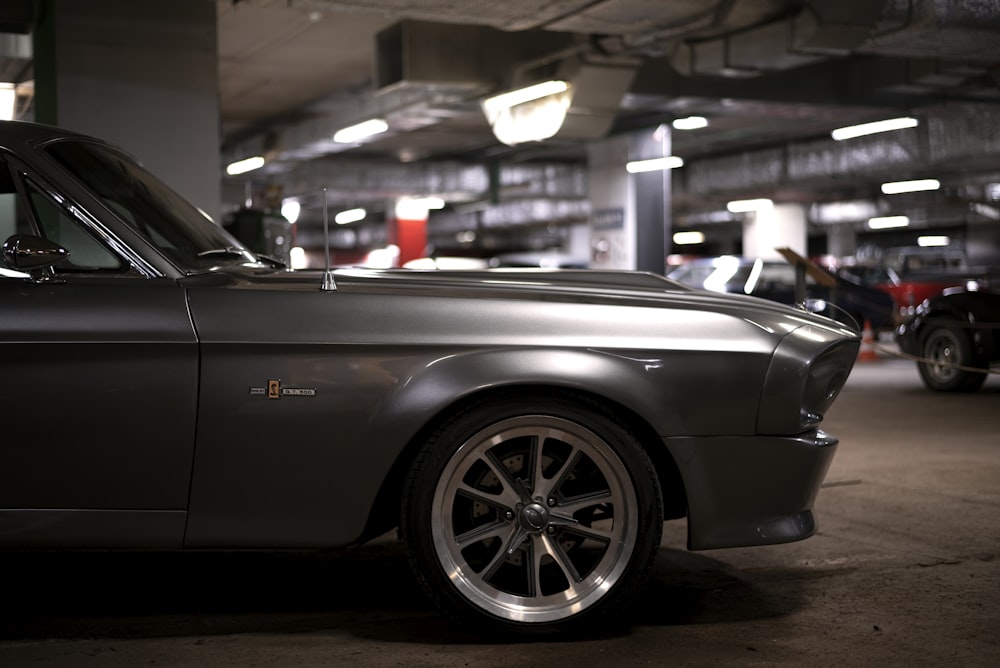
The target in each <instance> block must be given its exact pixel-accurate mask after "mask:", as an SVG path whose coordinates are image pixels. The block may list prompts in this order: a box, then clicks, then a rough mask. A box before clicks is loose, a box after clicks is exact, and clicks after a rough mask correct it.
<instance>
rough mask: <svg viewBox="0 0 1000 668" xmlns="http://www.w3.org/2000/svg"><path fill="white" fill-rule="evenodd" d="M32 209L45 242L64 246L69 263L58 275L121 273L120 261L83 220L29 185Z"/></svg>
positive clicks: (58, 269)
mask: <svg viewBox="0 0 1000 668" xmlns="http://www.w3.org/2000/svg"><path fill="white" fill-rule="evenodd" d="M26 185H27V190H28V197H29V199H30V200H31V207H32V209H33V210H34V212H35V216H36V218H37V220H38V223H39V225H40V226H41V228H42V232H43V234H42V235H41V236H44V237H45V238H46V239H49V240H50V241H54V242H56V243H57V244H60V245H61V246H64V247H65V248H66V249H67V250H68V251H69V260H67V261H66V262H63V263H61V264H60V265H59V266H57V267H56V268H55V269H56V272H57V273H58V272H63V271H101V270H120V269H121V268H122V261H121V259H120V258H119V257H118V256H117V255H115V254H114V253H112V252H111V251H110V250H109V249H108V248H106V247H105V246H104V245H103V244H101V243H100V242H99V241H98V240H97V239H96V238H95V237H94V236H93V235H91V234H90V233H89V232H88V231H86V230H85V229H84V228H83V226H82V224H81V223H80V221H79V220H78V219H77V218H76V217H75V216H72V215H70V214H69V212H67V211H66V209H64V208H63V207H61V206H60V205H58V204H57V203H56V202H54V201H52V199H50V198H49V197H48V195H46V194H44V193H43V192H42V191H41V190H40V189H39V188H38V187H37V186H35V184H34V183H32V182H31V181H28V182H27V183H26Z"/></svg>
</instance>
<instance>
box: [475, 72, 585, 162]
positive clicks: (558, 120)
mask: <svg viewBox="0 0 1000 668" xmlns="http://www.w3.org/2000/svg"><path fill="white" fill-rule="evenodd" d="M572 97H573V89H572V87H571V86H570V85H569V84H568V83H566V82H565V81H546V82H543V83H540V84H535V85H533V86H528V87H527V88H521V89H519V90H515V91H510V92H509V93H503V94H501V95H496V96H494V97H491V98H487V99H486V100H483V102H482V107H483V114H485V116H486V120H487V121H488V122H489V124H490V128H491V129H492V130H493V135H494V136H495V137H496V138H497V139H498V140H499V141H501V142H503V143H504V144H507V145H508V146H516V145H517V144H523V143H526V142H536V141H544V140H546V139H549V138H550V137H554V136H555V135H556V133H557V132H559V130H560V128H562V125H563V121H565V120H566V113H567V112H568V111H569V106H570V103H571V101H572Z"/></svg>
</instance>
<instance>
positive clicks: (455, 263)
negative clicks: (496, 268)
mask: <svg viewBox="0 0 1000 668" xmlns="http://www.w3.org/2000/svg"><path fill="white" fill-rule="evenodd" d="M489 266H490V261H489V258H484V257H465V256H462V255H436V256H429V257H418V258H416V259H414V260H408V261H407V262H404V263H403V269H438V270H456V269H487V268H489Z"/></svg>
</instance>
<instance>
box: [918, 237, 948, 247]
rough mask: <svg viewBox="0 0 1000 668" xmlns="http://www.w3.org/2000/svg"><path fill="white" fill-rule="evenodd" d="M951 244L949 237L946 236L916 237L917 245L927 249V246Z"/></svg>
mask: <svg viewBox="0 0 1000 668" xmlns="http://www.w3.org/2000/svg"><path fill="white" fill-rule="evenodd" d="M950 244H951V237H946V236H933V235H931V236H925V237H917V245H918V246H922V247H924V248H927V247H929V246H948V245H950Z"/></svg>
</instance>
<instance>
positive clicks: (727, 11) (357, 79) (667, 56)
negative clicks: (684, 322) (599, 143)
mask: <svg viewBox="0 0 1000 668" xmlns="http://www.w3.org/2000/svg"><path fill="white" fill-rule="evenodd" d="M214 1H215V2H216V7H217V15H218V36H219V41H218V63H219V86H220V108H221V129H222V135H223V146H222V153H223V160H224V161H227V162H228V161H230V160H235V159H237V158H241V157H246V156H248V155H252V154H263V155H265V156H266V157H267V158H268V163H267V166H266V167H265V168H264V169H263V170H262V171H260V172H257V173H254V174H253V177H252V178H253V179H255V180H258V181H259V180H260V179H262V178H264V179H267V180H268V181H270V182H272V183H274V184H277V185H279V186H281V188H282V189H283V190H284V192H285V194H287V195H302V196H304V197H305V198H306V199H308V197H307V196H308V194H309V193H315V192H317V191H318V190H319V189H320V188H324V189H328V190H329V192H330V194H331V197H333V198H335V199H336V198H341V199H343V200H344V201H347V200H348V199H350V200H351V201H352V202H354V203H361V202H363V201H365V200H370V201H373V202H379V203H384V202H385V201H386V200H387V199H388V198H391V197H394V196H397V195H403V194H412V193H413V191H415V190H419V191H421V193H420V194H448V195H450V196H452V197H453V198H454V199H455V200H456V201H464V202H467V203H469V204H470V205H474V204H475V203H476V202H477V201H478V200H488V201H490V202H491V203H494V204H495V203H497V202H501V203H502V202H503V201H504V199H505V193H507V194H508V195H510V196H509V197H506V199H510V198H511V197H514V196H515V195H511V193H515V194H516V193H517V192H521V193H528V194H531V195H532V196H543V197H549V198H551V199H553V200H557V201H558V202H563V203H565V202H569V201H572V200H574V199H579V198H580V197H581V193H580V173H581V171H583V170H585V168H586V162H587V153H586V146H587V144H588V142H591V141H592V140H594V139H596V138H599V137H604V136H610V135H615V134H619V133H626V132H634V131H642V130H653V129H655V128H657V127H658V126H660V125H661V124H666V123H669V122H670V121H672V120H673V119H676V118H679V117H684V116H688V115H701V116H704V117H706V118H708V119H709V125H708V127H706V128H702V129H699V130H693V131H684V132H682V131H674V132H673V133H672V140H671V141H672V152H673V153H674V154H675V155H678V156H681V157H682V158H683V159H684V161H685V167H684V168H683V169H679V170H676V171H675V172H674V175H673V182H674V185H673V191H674V194H673V200H674V201H673V203H674V211H675V217H677V218H680V219H684V218H685V217H687V219H689V220H698V219H699V217H700V216H701V217H705V216H707V215H708V214H709V212H711V211H712V210H713V209H715V208H718V206H719V203H720V202H724V201H725V200H726V199H732V198H737V197H750V196H769V197H773V198H775V199H784V200H794V201H801V202H807V203H820V204H822V203H824V202H839V201H847V202H852V201H858V200H869V201H874V200H876V199H877V197H878V192H877V190H878V184H879V183H880V182H881V181H884V180H899V179H904V178H923V177H928V176H933V177H934V178H938V179H940V180H941V182H942V184H943V185H944V194H943V195H942V196H941V197H938V198H937V199H936V200H934V201H933V202H926V203H923V204H921V203H919V202H918V204H919V205H920V206H922V207H923V209H924V211H923V213H922V214H921V215H922V216H923V217H924V218H926V219H932V218H935V217H941V216H946V217H947V216H951V217H955V216H959V217H965V218H967V219H969V220H972V221H973V222H986V223H988V224H997V223H996V221H995V220H993V219H992V218H991V215H990V214H991V213H995V214H996V216H997V217H998V218H1000V203H998V200H1000V185H998V184H1000V158H998V157H997V156H1000V123H998V122H997V121H998V119H1000V0H967V1H963V2H957V1H954V0H717V1H715V2H706V1H705V0H504V1H503V2H496V1H495V0H214ZM8 51H9V50H8ZM5 53H6V52H5ZM14 60H16V59H12V58H11V57H10V56H9V54H7V57H5V58H0V62H2V63H3V64H4V67H5V68H6V69H9V68H10V67H11V66H12V65H17V63H16V62H14ZM553 72H561V73H568V76H569V77H570V78H573V77H576V78H577V81H578V82H579V83H580V90H584V89H586V90H589V91H590V94H588V95H587V96H584V97H583V99H582V100H580V101H577V100H574V103H573V107H571V109H570V115H571V117H572V119H573V121H574V122H573V123H572V124H568V125H570V126H571V127H570V129H569V130H566V131H565V132H563V133H561V134H559V135H557V136H556V137H555V138H553V139H552V140H550V141H546V142H541V143H531V144H521V145H517V146H513V147H512V146H507V145H504V144H502V143H500V142H498V141H497V140H496V139H495V137H494V136H493V133H492V132H491V129H490V127H489V124H488V123H487V121H486V118H485V116H484V115H483V112H482V109H481V106H480V102H481V100H482V99H483V97H484V96H486V95H488V94H491V93H495V92H499V91H502V90H504V89H509V88H511V87H513V86H515V85H518V84H519V83H521V82H524V81H527V80H530V79H532V78H533V77H534V78H538V77H541V76H543V75H546V74H550V73H553ZM588 87H589V88H588ZM376 115H377V116H379V117H383V118H386V119H387V120H388V122H389V130H388V131H387V132H385V133H383V134H381V135H378V136H377V137H376V138H374V139H372V140H370V141H366V142H364V143H362V144H338V143H336V142H333V141H332V139H331V137H332V134H333V133H334V132H335V131H336V130H337V129H339V128H342V127H344V126H346V125H350V124H351V123H355V122H358V121H361V120H365V119H366V118H370V117H372V116H376ZM900 115H911V116H914V117H916V118H918V119H920V125H919V127H918V128H915V129H913V130H909V131H906V132H901V133H889V134H885V135H873V136H871V137H869V138H864V139H858V140H853V141H851V142H834V141H833V140H832V139H830V134H829V133H830V131H831V130H832V129H834V128H836V127H840V126H844V125H848V124H853V123H858V122H865V121H870V120H877V119H880V118H885V117H888V116H900ZM246 178H248V177H236V178H229V179H227V180H226V184H227V186H226V188H227V193H228V195H227V197H228V199H229V200H230V201H232V200H236V201H239V198H240V195H241V194H242V192H244V188H245V184H244V180H245V179H246ZM984 207H985V208H984ZM920 217H921V216H920V215H918V216H917V219H918V220H919V219H920ZM500 218H501V219H502V218H503V216H500Z"/></svg>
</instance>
